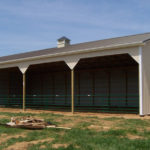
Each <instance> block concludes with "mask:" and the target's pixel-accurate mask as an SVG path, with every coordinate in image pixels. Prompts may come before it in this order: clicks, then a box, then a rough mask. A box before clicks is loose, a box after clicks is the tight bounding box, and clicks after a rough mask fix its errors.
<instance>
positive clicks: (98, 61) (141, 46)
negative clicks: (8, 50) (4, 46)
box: [0, 33, 150, 115]
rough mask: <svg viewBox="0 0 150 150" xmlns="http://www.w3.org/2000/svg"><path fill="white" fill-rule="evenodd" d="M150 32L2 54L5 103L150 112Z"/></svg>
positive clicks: (0, 101) (0, 98)
mask: <svg viewBox="0 0 150 150" xmlns="http://www.w3.org/2000/svg"><path fill="white" fill-rule="evenodd" d="M149 39H150V33H145V34H138V35H131V36H124V37H118V38H111V39H105V40H99V41H92V42H86V43H79V44H73V45H71V44H70V40H69V39H68V38H66V37H62V38H60V39H58V46H57V47H56V48H50V49H43V50H38V51H31V52H27V53H21V54H15V55H10V56H4V57H0V105H1V107H23V109H25V108H26V107H27V108H41V109H44V108H46V109H49V108H50V109H56V108H61V109H67V108H70V107H71V110H72V112H74V109H75V110H88V111H95V110H97V111H107V112H111V111H115V112H134V113H139V114H140V115H148V114H150V95H149V94H150V93H149V92H150V77H149V76H150V69H149V65H150V60H149V56H150V41H149Z"/></svg>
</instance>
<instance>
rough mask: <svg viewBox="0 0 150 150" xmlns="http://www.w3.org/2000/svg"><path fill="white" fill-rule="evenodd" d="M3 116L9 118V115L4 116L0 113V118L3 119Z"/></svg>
mask: <svg viewBox="0 0 150 150" xmlns="http://www.w3.org/2000/svg"><path fill="white" fill-rule="evenodd" d="M3 118H5V119H7V118H9V117H8V116H5V115H0V119H3Z"/></svg>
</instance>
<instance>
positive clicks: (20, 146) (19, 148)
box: [5, 138, 54, 150]
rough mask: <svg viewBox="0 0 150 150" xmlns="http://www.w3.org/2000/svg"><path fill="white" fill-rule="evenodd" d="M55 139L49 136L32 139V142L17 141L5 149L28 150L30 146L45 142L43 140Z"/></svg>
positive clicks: (50, 140)
mask: <svg viewBox="0 0 150 150" xmlns="http://www.w3.org/2000/svg"><path fill="white" fill-rule="evenodd" d="M53 140H54V139H53V138H47V139H42V140H37V141H30V142H17V143H15V144H13V145H11V146H9V147H7V148H6V149H5V150H27V149H28V147H29V146H32V145H36V144H38V143H43V142H52V141H53Z"/></svg>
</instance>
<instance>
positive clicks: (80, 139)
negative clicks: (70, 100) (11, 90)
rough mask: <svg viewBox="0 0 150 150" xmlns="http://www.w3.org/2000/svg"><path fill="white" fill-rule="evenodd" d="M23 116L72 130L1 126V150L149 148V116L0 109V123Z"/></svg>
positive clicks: (127, 149)
mask: <svg viewBox="0 0 150 150" xmlns="http://www.w3.org/2000/svg"><path fill="white" fill-rule="evenodd" d="M24 115H25V116H27V115H30V116H36V117H39V118H44V119H45V120H46V121H51V122H53V123H55V124H57V125H58V126H65V127H71V128H72V129H71V130H64V129H44V130H24V129H14V128H6V127H2V126H0V150H2V149H5V150H15V149H17V150H25V149H28V150H39V149H41V150H56V149H59V150H150V118H146V119H145V118H133V119H132V118H124V117H121V116H119V117H114V116H115V115H113V116H109V117H98V116H97V115H89V116H88V115H85V116H84V115H78V114H77V115H74V116H73V115H65V114H54V113H26V114H24V113H14V112H0V122H1V123H6V122H8V121H9V120H10V118H11V117H12V116H24Z"/></svg>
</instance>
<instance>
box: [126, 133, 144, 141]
mask: <svg viewBox="0 0 150 150" xmlns="http://www.w3.org/2000/svg"><path fill="white" fill-rule="evenodd" d="M127 137H128V138H129V139H130V140H135V139H144V138H143V137H141V136H138V135H132V134H128V135H127Z"/></svg>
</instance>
